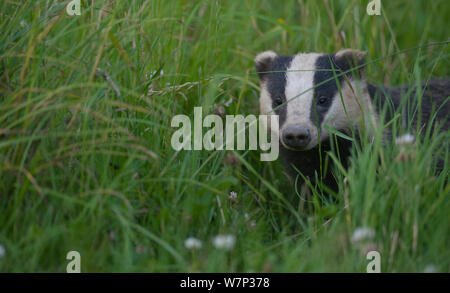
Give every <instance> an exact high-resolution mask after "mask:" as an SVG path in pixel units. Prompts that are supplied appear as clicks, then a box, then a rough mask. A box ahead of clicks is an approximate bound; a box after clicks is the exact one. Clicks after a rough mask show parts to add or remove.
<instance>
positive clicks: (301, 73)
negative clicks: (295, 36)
mask: <svg viewBox="0 0 450 293" xmlns="http://www.w3.org/2000/svg"><path fill="white" fill-rule="evenodd" d="M319 56H320V54H317V53H309V54H302V53H301V54H297V55H295V57H294V59H292V61H291V65H290V66H289V68H288V69H287V72H286V90H285V95H286V101H287V113H286V120H285V122H284V124H283V126H282V127H281V130H280V131H281V133H283V130H284V129H285V128H286V127H288V126H290V125H293V124H299V125H303V126H306V127H308V129H309V130H310V132H311V138H312V139H311V142H310V143H309V145H308V146H307V149H309V148H311V147H313V146H315V145H317V138H318V131H317V127H316V126H315V125H314V124H313V123H312V121H311V119H310V113H311V105H312V102H313V93H314V90H313V87H314V84H313V81H314V73H315V64H316V61H317V58H318V57H319ZM281 143H282V144H283V145H284V146H285V147H286V148H289V147H288V146H286V145H285V144H284V143H283V141H281Z"/></svg>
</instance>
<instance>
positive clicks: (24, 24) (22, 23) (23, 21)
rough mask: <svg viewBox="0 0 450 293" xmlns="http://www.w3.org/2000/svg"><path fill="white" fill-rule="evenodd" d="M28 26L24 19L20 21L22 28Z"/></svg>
mask: <svg viewBox="0 0 450 293" xmlns="http://www.w3.org/2000/svg"><path fill="white" fill-rule="evenodd" d="M26 25H27V22H26V21H25V20H23V19H22V20H21V21H20V26H21V27H25V26H26Z"/></svg>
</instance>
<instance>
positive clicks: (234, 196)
mask: <svg viewBox="0 0 450 293" xmlns="http://www.w3.org/2000/svg"><path fill="white" fill-rule="evenodd" d="M230 199H237V193H236V192H234V191H232V192H230Z"/></svg>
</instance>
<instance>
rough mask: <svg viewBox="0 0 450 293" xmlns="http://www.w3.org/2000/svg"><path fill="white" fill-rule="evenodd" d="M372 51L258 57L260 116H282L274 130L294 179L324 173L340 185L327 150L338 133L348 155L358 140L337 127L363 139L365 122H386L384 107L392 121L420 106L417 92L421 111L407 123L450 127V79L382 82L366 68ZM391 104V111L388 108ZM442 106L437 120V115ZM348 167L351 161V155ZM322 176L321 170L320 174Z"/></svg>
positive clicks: (329, 183) (376, 124)
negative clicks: (404, 107) (406, 107)
mask: <svg viewBox="0 0 450 293" xmlns="http://www.w3.org/2000/svg"><path fill="white" fill-rule="evenodd" d="M365 55H366V53H365V52H363V51H359V50H354V49H342V50H340V51H338V52H337V53H333V54H324V53H299V54H296V55H292V56H281V55H278V54H277V53H275V52H273V51H265V52H262V53H260V54H258V55H257V56H256V58H255V67H256V71H257V73H258V76H259V80H260V88H261V90H260V98H259V104H260V114H264V115H278V119H279V129H270V131H275V132H276V133H277V137H279V140H280V155H281V159H282V160H283V161H284V163H285V164H287V165H288V172H287V173H288V174H290V177H291V179H292V178H295V179H296V180H299V182H300V183H303V182H304V180H305V179H306V178H309V179H310V180H311V182H315V181H316V178H318V179H319V180H320V181H321V182H322V183H324V184H325V185H327V186H329V187H331V188H332V189H336V188H337V183H336V181H335V179H334V178H333V176H332V174H331V172H330V168H326V166H324V162H325V157H326V156H325V154H326V152H328V151H330V150H331V149H332V145H333V144H332V143H331V139H330V136H331V137H332V138H333V141H334V142H337V144H336V145H337V148H338V154H339V156H340V157H341V158H346V157H348V156H349V154H350V149H351V146H352V141H351V140H348V139H345V137H343V136H336V135H333V132H332V131H330V129H335V130H337V131H339V132H341V133H344V134H345V133H346V134H351V133H353V134H354V135H355V136H356V137H358V134H359V133H360V131H361V130H362V128H365V129H372V130H374V129H375V130H376V129H378V127H380V123H381V121H380V118H381V113H384V114H385V115H383V118H384V119H386V121H388V120H389V119H392V118H393V117H394V113H396V112H395V111H396V110H398V109H399V108H400V105H401V104H402V103H404V102H405V101H406V102H410V103H416V105H417V104H419V103H417V102H414V101H415V99H414V96H415V95H416V92H417V91H419V92H418V93H421V95H422V99H421V103H420V104H421V107H419V108H418V109H420V110H421V111H420V112H421V116H420V115H414V117H413V116H411V115H413V114H410V113H402V117H401V118H402V120H403V122H405V121H411V120H413V121H414V123H418V121H421V122H420V123H421V124H424V125H426V124H427V122H429V121H433V123H437V122H439V123H440V124H439V125H440V126H441V130H448V128H449V124H450V121H449V110H450V105H449V104H450V103H448V102H447V100H448V99H447V98H448V97H449V95H450V78H441V79H433V80H430V81H428V82H424V83H422V84H421V85H420V87H421V88H419V86H416V87H415V86H409V85H402V86H397V87H385V86H380V85H374V84H371V83H369V82H368V81H367V79H366V77H365V74H364V67H365V64H366V57H365ZM413 106H414V105H413ZM384 107H387V108H388V110H385V111H384V112H382V111H383V109H385V108H384ZM434 110H437V113H436V119H433V117H432V115H433V111H434ZM416 114H417V113H416ZM410 116H411V117H410ZM419 116H420V118H419V119H417V118H418V117H419ZM410 118H411V120H408V119H410ZM352 131H353V132H352ZM355 136H354V137H355ZM343 165H344V166H347V165H346V161H345V160H344V162H343ZM324 170H325V171H324ZM299 173H301V174H302V176H299ZM317 174H321V175H320V176H319V177H320V178H319V177H317Z"/></svg>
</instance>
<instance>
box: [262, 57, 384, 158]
mask: <svg viewBox="0 0 450 293" xmlns="http://www.w3.org/2000/svg"><path fill="white" fill-rule="evenodd" d="M342 52H345V51H342ZM340 53H341V52H338V53H337V54H336V56H339V54H340ZM274 54H275V53H274V52H271V51H268V52H264V53H261V54H260V55H258V57H260V56H262V57H267V56H270V57H271V58H274V57H276V54H275V55H274ZM321 55H322V54H318V53H305V54H304V53H301V54H297V55H295V56H294V58H293V59H292V61H291V64H290V66H289V68H288V69H287V72H286V88H285V96H286V100H287V107H286V119H285V121H284V123H283V124H282V125H281V129H280V130H279V132H280V137H281V135H282V133H283V130H284V129H285V128H286V127H288V126H289V125H302V126H304V127H307V128H308V129H309V131H310V133H311V141H310V142H309V144H308V145H307V146H306V147H305V150H308V149H311V148H314V147H316V146H317V144H318V142H319V133H320V140H321V141H324V140H326V139H328V137H329V133H328V131H326V130H325V129H324V126H325V125H328V126H330V127H331V128H335V129H338V130H340V131H347V130H348V129H350V128H351V127H354V126H358V124H359V122H360V120H361V118H362V111H365V110H368V113H370V114H374V112H373V109H372V105H371V101H370V97H369V95H368V92H367V88H366V83H365V81H364V80H363V81H359V80H356V81H354V80H350V79H349V78H345V80H344V81H343V82H342V84H341V93H339V92H337V93H336V94H335V96H334V97H333V102H332V104H331V106H330V108H329V109H328V111H327V113H326V114H325V116H324V119H323V122H322V124H321V129H320V131H318V129H317V127H316V125H315V123H313V122H312V121H311V105H312V103H313V94H314V89H313V87H314V84H313V83H314V74H315V70H316V66H315V64H316V61H317V58H318V57H319V56H321ZM258 57H257V59H256V60H258ZM262 57H261V58H262ZM349 83H350V84H351V86H350V85H349ZM341 94H342V98H341ZM260 112H261V114H268V113H270V114H274V113H273V110H272V99H271V97H270V94H269V92H268V90H267V88H266V86H265V82H263V83H262V84H261V95H260ZM370 117H371V119H366V121H365V122H366V124H367V123H368V122H371V123H372V125H373V124H376V120H377V119H376V116H375V115H370ZM366 126H367V125H366ZM272 131H278V130H272ZM281 143H282V144H283V145H284V146H285V147H286V148H289V147H288V146H286V145H285V144H284V143H283V140H281Z"/></svg>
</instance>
